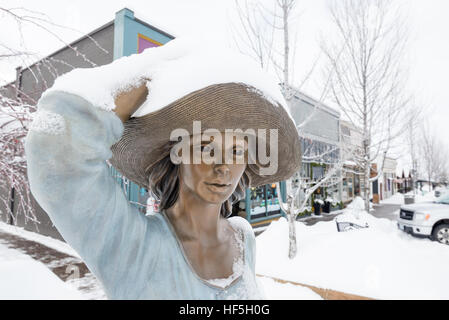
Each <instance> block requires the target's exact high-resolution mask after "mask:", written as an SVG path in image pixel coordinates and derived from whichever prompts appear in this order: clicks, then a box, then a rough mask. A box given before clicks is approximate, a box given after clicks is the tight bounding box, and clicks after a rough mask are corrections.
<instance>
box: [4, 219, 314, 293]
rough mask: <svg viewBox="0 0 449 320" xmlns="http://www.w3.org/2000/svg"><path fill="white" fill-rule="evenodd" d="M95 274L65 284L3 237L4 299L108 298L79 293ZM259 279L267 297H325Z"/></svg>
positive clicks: (42, 239)
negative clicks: (12, 246)
mask: <svg viewBox="0 0 449 320" xmlns="http://www.w3.org/2000/svg"><path fill="white" fill-rule="evenodd" d="M0 231H2V232H6V233H10V234H13V235H17V236H20V237H22V238H25V239H27V240H31V241H35V242H38V243H41V244H43V245H46V246H48V247H50V248H53V249H55V250H58V251H60V252H63V253H66V254H69V255H73V256H77V254H76V252H75V251H74V250H73V249H72V248H71V247H70V246H69V245H68V244H67V243H65V242H62V241H59V240H56V239H53V238H50V237H46V236H42V235H39V234H36V233H34V232H30V231H26V230H24V229H23V228H20V227H15V226H10V225H8V224H5V223H2V222H0ZM91 277H92V275H89V276H87V278H86V277H84V278H81V279H77V278H74V279H70V280H68V282H67V283H64V282H63V281H62V280H60V279H59V278H58V277H57V276H56V275H54V274H53V273H52V272H51V271H50V270H49V269H48V268H47V267H46V266H45V265H43V264H42V263H40V262H37V261H35V260H33V259H32V258H31V257H30V256H28V255H26V254H24V253H22V252H20V251H18V250H15V249H11V248H8V247H7V246H6V245H5V244H2V240H1V239H0V284H1V286H0V300H1V299H104V297H105V296H104V292H103V291H102V290H101V288H97V289H96V290H90V291H89V292H79V291H77V290H76V288H80V287H83V286H86V285H89V284H90V283H92V281H93V279H91ZM257 281H258V283H259V285H260V286H261V288H262V290H263V291H264V293H265V296H266V298H267V299H272V300H277V299H282V300H287V299H294V300H321V299H322V298H321V297H320V296H319V295H318V294H316V293H315V292H313V291H312V290H311V289H309V288H306V287H301V286H296V285H293V284H289V283H279V282H277V281H274V280H273V279H270V278H266V277H257Z"/></svg>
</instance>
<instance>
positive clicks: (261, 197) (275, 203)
mask: <svg viewBox="0 0 449 320" xmlns="http://www.w3.org/2000/svg"><path fill="white" fill-rule="evenodd" d="M250 191H251V216H265V215H269V214H270V213H274V212H279V210H280V206H279V199H278V196H277V191H276V184H272V185H264V186H260V187H253V188H251V189H250Z"/></svg>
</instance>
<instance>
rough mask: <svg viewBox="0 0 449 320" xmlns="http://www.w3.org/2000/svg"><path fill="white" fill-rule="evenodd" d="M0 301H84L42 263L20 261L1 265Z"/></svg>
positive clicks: (79, 294)
mask: <svg viewBox="0 0 449 320" xmlns="http://www.w3.org/2000/svg"><path fill="white" fill-rule="evenodd" d="M0 283H1V289H0V300H6V299H11V300H14V299H20V300H30V299H32V300H46V299H51V300H54V299H56V300H82V299H84V298H83V297H82V295H81V293H79V292H77V291H76V290H75V289H72V288H70V287H69V286H68V285H66V284H65V283H64V282H63V281H62V280H60V279H59V278H58V277H57V276H56V275H55V274H54V273H52V272H51V271H50V270H49V269H48V268H47V267H45V266H44V265H43V264H42V263H40V262H37V261H33V260H29V261H26V260H18V261H8V262H1V263H0Z"/></svg>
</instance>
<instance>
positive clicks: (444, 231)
mask: <svg viewBox="0 0 449 320" xmlns="http://www.w3.org/2000/svg"><path fill="white" fill-rule="evenodd" d="M432 235H433V239H434V240H435V241H438V242H439V243H443V244H447V245H449V224H440V225H439V226H438V227H436V228H435V230H433V234H432Z"/></svg>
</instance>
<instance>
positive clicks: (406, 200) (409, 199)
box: [404, 195, 415, 204]
mask: <svg viewBox="0 0 449 320" xmlns="http://www.w3.org/2000/svg"><path fill="white" fill-rule="evenodd" d="M404 203H405V204H412V203H415V196H414V195H405V196H404Z"/></svg>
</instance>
